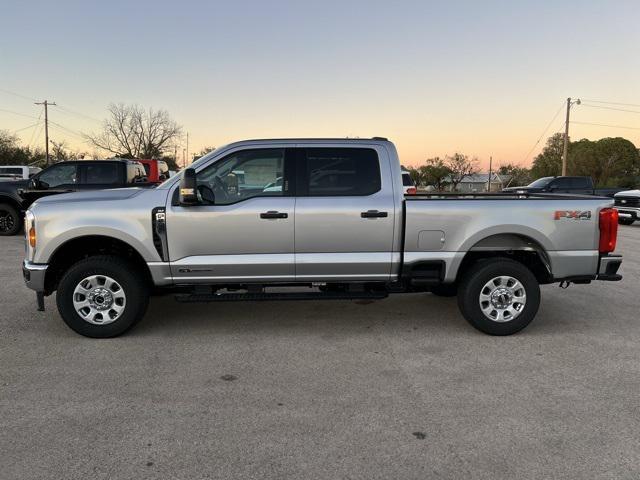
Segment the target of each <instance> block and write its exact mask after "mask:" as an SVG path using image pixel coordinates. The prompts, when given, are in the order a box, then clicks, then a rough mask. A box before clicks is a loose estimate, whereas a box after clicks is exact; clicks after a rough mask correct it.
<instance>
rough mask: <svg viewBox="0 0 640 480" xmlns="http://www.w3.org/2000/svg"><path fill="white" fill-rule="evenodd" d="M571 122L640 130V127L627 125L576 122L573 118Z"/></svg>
mask: <svg viewBox="0 0 640 480" xmlns="http://www.w3.org/2000/svg"><path fill="white" fill-rule="evenodd" d="M571 123H576V124H579V125H594V126H596V127H611V128H626V129H628V130H640V127H628V126H626V125H607V124H604V123H591V122H576V121H574V120H572V121H571Z"/></svg>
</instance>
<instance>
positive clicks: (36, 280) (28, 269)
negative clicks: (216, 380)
mask: <svg viewBox="0 0 640 480" xmlns="http://www.w3.org/2000/svg"><path fill="white" fill-rule="evenodd" d="M48 267H49V265H47V264H46V263H32V262H29V261H27V260H24V261H23V262H22V276H23V277H24V283H25V284H26V285H27V287H29V288H30V289H31V290H35V291H36V292H44V278H45V275H46V273H47V268H48Z"/></svg>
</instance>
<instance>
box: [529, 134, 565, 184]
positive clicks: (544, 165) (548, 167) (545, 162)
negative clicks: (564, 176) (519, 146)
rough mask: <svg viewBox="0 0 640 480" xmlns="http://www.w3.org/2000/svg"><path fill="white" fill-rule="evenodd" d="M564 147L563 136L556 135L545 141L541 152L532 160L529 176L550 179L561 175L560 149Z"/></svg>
mask: <svg viewBox="0 0 640 480" xmlns="http://www.w3.org/2000/svg"><path fill="white" fill-rule="evenodd" d="M563 147H564V134H562V133H556V134H554V135H552V136H551V137H549V138H548V139H547V144H546V145H545V147H544V149H543V150H542V152H541V153H540V154H539V155H538V156H537V157H536V158H535V159H534V160H533V165H532V166H531V176H532V177H533V178H534V179H536V178H540V177H552V176H555V175H560V174H561V173H562V149H563Z"/></svg>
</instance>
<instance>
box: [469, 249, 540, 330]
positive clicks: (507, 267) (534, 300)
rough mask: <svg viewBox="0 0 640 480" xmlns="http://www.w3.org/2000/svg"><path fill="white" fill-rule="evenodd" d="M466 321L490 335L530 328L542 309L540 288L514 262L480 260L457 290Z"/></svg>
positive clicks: (536, 281) (535, 281)
mask: <svg viewBox="0 0 640 480" xmlns="http://www.w3.org/2000/svg"><path fill="white" fill-rule="evenodd" d="M458 306H459V307H460V311H461V312H462V315H463V316H464V318H466V319H467V321H468V322H469V323H470V324H471V325H473V326H474V327H475V328H477V329H478V330H480V331H481V332H484V333H488V334H489V335H511V334H514V333H516V332H519V331H520V330H522V329H523V328H524V327H526V326H527V325H529V323H530V322H531V320H533V318H534V317H535V316H536V313H537V312H538V307H539V306H540V286H539V284H538V280H537V279H536V277H535V276H534V275H533V273H531V271H530V270H529V269H528V268H527V267H525V266H524V265H522V264H521V263H518V262H516V261H513V260H509V259H502V258H500V259H490V260H481V261H480V262H478V263H477V264H475V265H474V266H473V267H471V269H470V270H469V271H468V272H466V273H465V278H464V280H463V281H462V283H461V285H460V288H459V291H458Z"/></svg>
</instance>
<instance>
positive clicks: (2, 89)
mask: <svg viewBox="0 0 640 480" xmlns="http://www.w3.org/2000/svg"><path fill="white" fill-rule="evenodd" d="M0 92H4V93H8V94H9V95H13V96H14V97H20V98H24V99H25V100H29V101H30V102H31V101H33V102H37V101H38V100H37V99H36V98H32V97H27V96H26V95H22V94H20V93H16V92H12V91H11V90H5V89H4V88H0Z"/></svg>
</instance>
